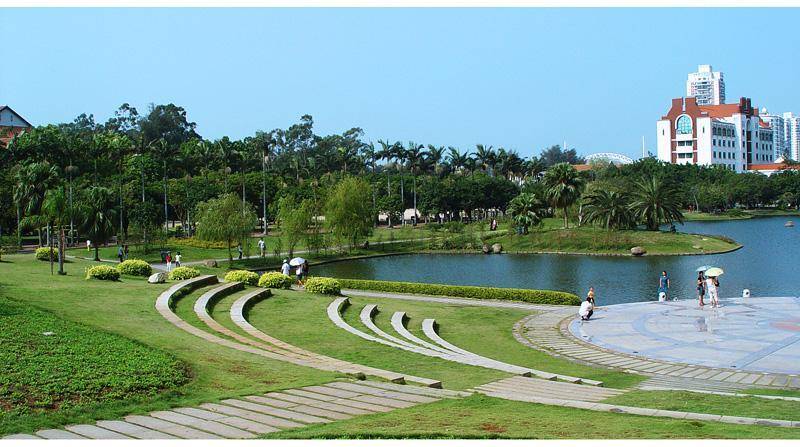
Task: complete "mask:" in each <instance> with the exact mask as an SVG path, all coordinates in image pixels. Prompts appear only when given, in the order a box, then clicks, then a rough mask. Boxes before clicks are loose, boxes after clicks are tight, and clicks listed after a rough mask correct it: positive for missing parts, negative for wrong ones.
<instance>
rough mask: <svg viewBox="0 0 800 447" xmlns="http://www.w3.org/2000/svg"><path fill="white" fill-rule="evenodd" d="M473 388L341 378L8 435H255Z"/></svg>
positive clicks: (380, 410)
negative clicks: (148, 412)
mask: <svg viewBox="0 0 800 447" xmlns="http://www.w3.org/2000/svg"><path fill="white" fill-rule="evenodd" d="M469 394H470V393H465V392H458V391H448V390H439V389H433V388H424V387H416V386H409V385H398V384H395V383H384V382H374V381H359V382H353V381H337V382H330V383H326V384H324V385H318V386H307V387H303V388H298V389H290V390H283V391H280V392H271V393H267V394H263V395H258V396H246V397H243V398H241V399H238V398H237V399H225V400H223V401H221V402H218V403H204V404H201V405H198V406H196V407H183V408H173V409H171V410H166V411H153V412H151V413H150V414H148V415H130V416H125V417H124V418H122V419H119V420H105V421H97V423H95V424H93V425H92V424H79V425H68V426H66V427H64V428H63V429H46V430H39V431H37V432H35V433H33V434H23V433H20V434H16V435H10V436H6V437H4V438H3V439H87V438H88V439H249V438H255V437H257V436H259V435H262V434H266V433H273V432H277V431H280V430H287V429H291V428H298V427H304V426H306V425H310V424H326V423H329V422H332V421H337V420H343V419H350V418H352V417H356V416H360V415H366V414H374V413H383V412H388V411H392V410H394V409H397V408H408V407H413V406H415V405H419V404H425V403H430V402H436V401H438V400H441V399H458V398H461V397H465V396H468V395H469Z"/></svg>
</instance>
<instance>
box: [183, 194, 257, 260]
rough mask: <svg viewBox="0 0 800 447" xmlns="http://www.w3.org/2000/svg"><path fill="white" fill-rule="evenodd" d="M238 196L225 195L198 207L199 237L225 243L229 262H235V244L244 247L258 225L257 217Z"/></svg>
mask: <svg viewBox="0 0 800 447" xmlns="http://www.w3.org/2000/svg"><path fill="white" fill-rule="evenodd" d="M242 208H243V206H242V202H241V201H239V198H238V197H236V194H224V195H222V196H220V197H218V198H216V199H211V200H208V201H206V202H202V203H200V204H199V205H197V217H198V219H197V237H198V238H199V239H201V240H204V241H213V242H224V243H225V245H226V246H227V248H228V261H231V262H232V261H233V252H232V251H231V248H232V247H233V243H234V242H238V243H240V244H242V245H244V244H246V243H247V237H248V236H249V235H250V232H251V231H252V230H253V227H255V225H256V215H255V213H253V211H252V210H251V209H250V207H249V206H246V207H244V212H242Z"/></svg>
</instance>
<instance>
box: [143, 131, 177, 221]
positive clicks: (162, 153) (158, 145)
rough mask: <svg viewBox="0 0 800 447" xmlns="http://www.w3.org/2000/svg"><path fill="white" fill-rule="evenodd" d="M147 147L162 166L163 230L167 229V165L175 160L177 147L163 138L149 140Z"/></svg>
mask: <svg viewBox="0 0 800 447" xmlns="http://www.w3.org/2000/svg"><path fill="white" fill-rule="evenodd" d="M149 147H150V150H151V151H152V153H153V156H154V158H155V159H156V160H158V161H160V162H161V166H162V174H163V176H162V177H163V180H164V231H169V208H168V207H167V185H168V183H167V179H168V175H167V166H168V165H169V164H170V163H172V162H173V161H174V160H175V157H176V155H177V148H176V147H175V146H174V145H171V144H169V143H168V142H167V140H165V139H163V138H159V139H158V140H154V141H151V142H150V144H149Z"/></svg>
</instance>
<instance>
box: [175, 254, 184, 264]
mask: <svg viewBox="0 0 800 447" xmlns="http://www.w3.org/2000/svg"><path fill="white" fill-rule="evenodd" d="M182 257H183V256H182V255H181V252H178V253H176V254H175V267H180V266H181V258H182Z"/></svg>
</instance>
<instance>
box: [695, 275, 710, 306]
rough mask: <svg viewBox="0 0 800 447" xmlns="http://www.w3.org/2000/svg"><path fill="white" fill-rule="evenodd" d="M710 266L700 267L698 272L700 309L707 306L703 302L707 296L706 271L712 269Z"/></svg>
mask: <svg viewBox="0 0 800 447" xmlns="http://www.w3.org/2000/svg"><path fill="white" fill-rule="evenodd" d="M710 268H711V266H710V265H704V266H702V267H698V268H697V270H696V272H697V300H698V301H699V302H700V307H701V308H702V307H703V306H705V303H704V302H703V298H704V297H705V295H706V276H705V271H706V270H708V269H710Z"/></svg>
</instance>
